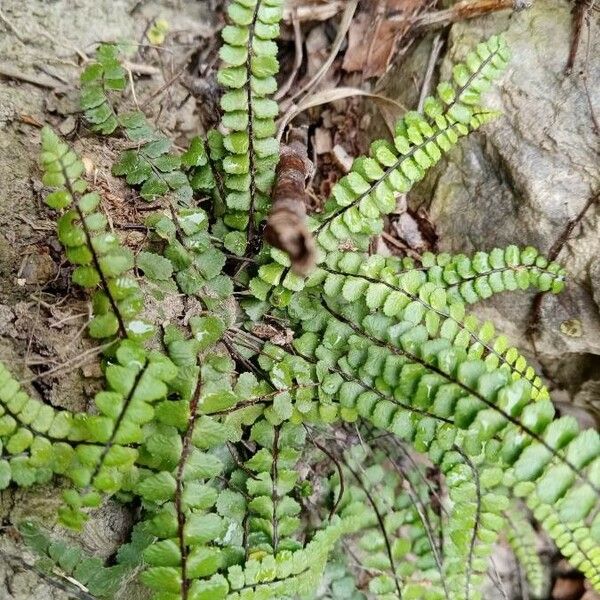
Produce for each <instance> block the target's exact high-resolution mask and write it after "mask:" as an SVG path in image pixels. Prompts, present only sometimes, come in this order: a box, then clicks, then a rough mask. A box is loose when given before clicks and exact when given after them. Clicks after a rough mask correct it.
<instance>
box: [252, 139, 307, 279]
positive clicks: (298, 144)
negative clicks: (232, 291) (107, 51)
mask: <svg viewBox="0 0 600 600" xmlns="http://www.w3.org/2000/svg"><path fill="white" fill-rule="evenodd" d="M295 131H296V132H298V131H299V130H295ZM294 135H296V134H294ZM300 137H301V135H300V134H299V133H298V135H296V139H294V140H293V141H291V142H290V144H289V145H283V146H282V147H281V151H280V159H279V164H278V165H277V175H276V180H275V186H274V188H273V194H272V197H273V205H272V207H271V212H270V213H269V217H268V219H267V225H266V227H265V232H264V235H265V239H266V241H267V242H268V243H269V244H271V246H274V247H275V248H279V249H280V250H283V251H284V252H287V253H288V255H289V257H290V260H291V262H292V270H293V271H294V272H296V273H298V274H302V275H305V274H306V273H308V272H309V271H310V270H311V269H312V267H313V266H314V264H315V243H314V240H313V237H312V235H311V233H310V231H309V230H308V227H307V225H306V203H305V197H306V189H305V185H306V180H307V179H308V176H309V175H310V173H311V171H312V163H311V162H310V161H309V160H308V154H307V151H306V142H305V141H304V140H303V141H301V140H300Z"/></svg>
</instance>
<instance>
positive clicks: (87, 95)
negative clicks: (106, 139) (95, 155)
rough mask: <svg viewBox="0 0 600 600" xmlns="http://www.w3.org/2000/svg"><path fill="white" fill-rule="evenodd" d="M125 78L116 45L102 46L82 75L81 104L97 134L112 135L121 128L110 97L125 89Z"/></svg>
mask: <svg viewBox="0 0 600 600" xmlns="http://www.w3.org/2000/svg"><path fill="white" fill-rule="evenodd" d="M125 76H126V72H125V69H124V68H123V67H122V65H121V62H120V60H119V48H118V47H117V46H115V45H114V44H101V45H100V46H99V48H98V50H97V51H96V60H95V61H93V62H92V63H90V64H89V65H88V66H87V67H86V69H85V70H84V71H83V73H82V74H81V100H80V105H81V109H82V110H83V115H84V117H85V119H86V121H87V122H88V123H89V124H90V126H91V129H92V130H93V131H96V132H98V133H101V134H103V135H110V134H111V133H113V132H114V131H115V129H117V127H118V126H119V119H118V117H117V114H116V112H115V109H114V107H113V104H112V100H111V98H110V97H109V94H111V93H112V92H115V91H117V92H120V91H122V90H124V89H125V87H126V86H127V81H126V79H125Z"/></svg>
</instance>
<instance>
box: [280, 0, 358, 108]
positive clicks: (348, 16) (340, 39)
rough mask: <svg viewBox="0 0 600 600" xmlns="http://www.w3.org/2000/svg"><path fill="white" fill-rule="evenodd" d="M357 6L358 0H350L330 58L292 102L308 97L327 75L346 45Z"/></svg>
mask: <svg viewBox="0 0 600 600" xmlns="http://www.w3.org/2000/svg"><path fill="white" fill-rule="evenodd" d="M357 6H358V0H348V4H347V5H346V9H345V10H344V14H343V15H342V20H341V21H340V26H339V28H338V32H337V35H336V37H335V40H334V42H333V46H332V47H331V53H330V54H329V57H328V58H327V60H326V61H325V62H324V63H323V64H322V65H321V68H320V69H319V70H318V71H317V72H316V73H315V74H314V76H313V78H312V79H311V80H310V81H309V82H308V83H307V84H306V85H305V86H304V87H303V88H301V89H300V90H298V91H297V92H296V93H295V94H294V95H293V96H292V97H291V99H292V100H293V99H294V98H298V97H299V96H306V95H307V94H308V93H309V92H310V91H311V90H312V89H314V87H315V86H316V85H318V83H319V82H320V81H321V79H323V77H324V75H325V73H327V71H328V70H329V67H331V65H332V63H333V61H334V60H335V57H336V56H337V53H338V52H339V50H340V48H341V47H342V44H343V43H344V39H345V38H346V34H347V33H348V30H349V29H350V24H351V23H352V18H353V17H354V13H355V12H356V7H357Z"/></svg>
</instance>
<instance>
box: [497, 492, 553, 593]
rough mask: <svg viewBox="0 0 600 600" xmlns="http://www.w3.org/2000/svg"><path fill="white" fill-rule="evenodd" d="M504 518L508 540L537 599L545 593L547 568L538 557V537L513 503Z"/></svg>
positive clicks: (526, 518) (524, 515)
mask: <svg viewBox="0 0 600 600" xmlns="http://www.w3.org/2000/svg"><path fill="white" fill-rule="evenodd" d="M504 517H505V519H506V522H507V524H508V529H506V531H505V534H506V539H507V540H508V543H509V545H510V547H511V549H512V551H513V552H514V554H515V557H516V559H517V560H518V561H519V565H520V566H521V568H522V569H523V572H524V575H525V577H526V579H527V583H528V585H529V588H530V591H531V593H532V594H533V596H534V597H535V598H542V595H543V593H544V579H545V573H544V571H545V567H544V565H543V564H542V561H541V559H540V557H539V555H538V550H537V535H536V532H535V530H534V529H533V527H532V525H531V523H530V520H529V518H528V516H527V515H526V514H524V511H523V509H522V508H521V507H520V506H519V505H517V504H516V502H513V503H511V506H510V508H509V510H506V511H505V513H504Z"/></svg>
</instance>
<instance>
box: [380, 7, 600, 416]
mask: <svg viewBox="0 0 600 600" xmlns="http://www.w3.org/2000/svg"><path fill="white" fill-rule="evenodd" d="M570 11H571V5H570V4H569V3H568V2H565V1H563V0H536V2H534V3H533V5H532V7H531V8H529V9H527V10H523V11H521V12H517V13H513V14H509V13H507V12H504V13H499V14H496V15H490V16H487V17H481V18H477V19H473V20H472V21H467V22H462V23H458V24H455V25H454V26H452V28H451V30H450V34H449V37H448V41H447V47H448V50H447V52H446V55H445V58H444V61H443V64H442V67H441V76H442V77H443V78H446V77H448V76H449V75H450V69H451V66H452V64H453V63H454V62H455V61H456V60H460V59H461V58H463V57H464V56H465V54H466V52H467V51H468V50H469V49H470V48H471V47H472V46H473V44H475V43H477V42H478V41H479V40H481V39H483V38H485V37H487V36H489V35H491V34H493V33H498V32H501V31H504V32H505V35H506V38H507V41H508V43H509V46H510V47H511V49H512V52H513V59H512V61H511V63H510V65H509V68H508V71H507V73H506V74H505V75H504V77H503V79H502V81H501V83H500V85H499V86H497V87H495V88H494V89H493V90H492V91H490V92H489V94H488V95H487V103H488V104H489V105H490V106H492V107H494V108H497V109H499V110H501V111H502V112H503V113H504V114H503V116H502V117H501V118H500V119H499V120H497V121H496V122H494V123H492V124H489V125H487V126H485V127H484V128H483V130H481V131H480V132H478V133H477V134H475V135H472V136H469V137H468V138H467V139H465V140H463V141H461V143H460V144H459V146H458V148H457V149H456V150H454V151H453V152H452V153H451V155H450V157H449V159H448V160H446V161H445V162H444V163H443V164H442V165H441V166H439V167H438V168H437V170H436V171H435V173H432V174H431V175H430V176H429V177H428V178H427V180H426V181H425V182H424V184H422V185H421V186H420V187H419V189H417V190H416V191H415V193H413V194H412V196H411V201H412V202H413V203H414V204H417V205H420V206H424V207H426V208H427V209H428V211H429V215H430V217H431V219H432V221H433V222H434V223H435V225H436V230H437V234H438V235H439V242H438V244H439V249H440V250H448V251H453V252H466V253H469V252H473V251H475V250H490V249H492V248H493V247H495V246H506V245H508V244H511V243H514V244H518V245H520V246H525V245H533V246H535V247H537V248H538V249H539V250H540V251H542V252H546V253H547V252H548V251H549V250H550V248H552V247H553V246H554V245H556V244H558V243H559V240H561V238H562V234H563V232H564V231H565V228H566V227H567V225H568V224H569V222H571V221H573V220H574V219H577V218H578V217H579V216H580V214H581V213H582V211H584V209H585V208H586V206H587V210H585V213H584V214H583V216H582V217H581V220H580V222H579V223H578V224H577V225H575V227H574V228H573V230H572V232H571V233H570V235H569V238H568V240H567V241H566V243H564V245H562V246H561V250H560V253H559V254H558V260H559V261H560V262H561V263H562V264H563V265H564V266H565V267H566V269H567V271H568V274H569V278H568V284H567V289H566V291H565V292H564V293H562V294H560V295H559V296H552V295H550V294H545V295H543V297H542V298H541V303H540V307H539V319H534V321H537V323H538V334H537V335H535V336H533V339H531V338H530V337H529V336H528V335H526V330H527V328H528V325H530V324H531V322H532V314H533V313H534V306H533V304H534V302H533V297H534V294H533V293H531V294H527V295H522V294H505V295H504V296H502V297H498V298H495V299H493V300H492V301H490V302H488V303H486V304H485V305H483V306H481V307H478V308H477V309H476V311H477V312H478V313H479V314H480V315H482V316H484V317H485V318H488V319H490V320H492V321H493V322H494V323H495V324H496V325H497V329H498V330H499V331H501V332H503V333H505V334H506V335H508V336H509V337H510V338H511V339H512V341H513V342H515V343H516V344H517V345H519V346H520V347H521V348H523V349H524V350H525V352H526V353H527V354H528V355H529V357H530V358H531V359H532V361H533V363H534V364H536V365H537V366H538V367H541V369H542V370H543V372H544V374H545V375H546V376H547V378H548V382H549V384H550V385H551V387H552V388H554V389H556V390H558V391H561V390H564V391H566V392H567V396H568V398H569V399H570V400H572V399H573V398H574V397H575V396H576V395H577V394H578V393H579V391H580V389H581V388H582V385H583V384H584V383H585V382H586V381H588V380H590V379H591V380H593V381H598V380H599V379H600V301H599V300H600V261H599V259H598V256H599V254H600V235H599V234H600V219H599V215H600V197H597V195H598V194H599V193H600V131H595V129H594V127H595V123H594V117H593V116H592V111H593V114H594V115H595V121H596V122H597V121H598V119H600V92H599V90H600V62H599V61H598V60H597V58H596V59H594V57H598V56H600V16H598V14H597V13H594V12H592V13H590V19H589V22H590V33H589V48H588V47H587V44H588V42H587V39H588V36H587V33H586V30H585V27H584V34H583V37H582V42H581V44H580V48H579V52H578V55H577V61H576V64H575V69H574V70H573V72H572V73H571V74H570V75H567V74H565V73H564V70H565V65H566V62H567V57H568V54H569V45H570V39H571V16H570ZM430 44H431V40H430V39H426V40H424V41H423V42H422V43H421V44H419V45H418V46H417V47H416V48H415V50H414V52H413V54H412V56H411V58H410V59H409V60H408V62H407V63H406V64H403V65H402V66H401V67H399V69H398V70H397V71H396V72H392V73H391V74H390V75H389V76H388V77H387V78H386V82H385V83H384V89H385V91H386V92H387V93H388V95H391V96H392V97H393V98H397V99H399V100H400V101H401V102H403V103H404V104H406V105H407V106H415V105H416V99H417V98H418V87H415V85H414V84H413V80H412V78H413V76H414V75H415V74H418V75H417V76H418V78H420V77H422V73H423V72H424V64H426V62H427V57H428V55H429V47H430ZM586 56H587V58H586ZM586 78H587V90H586ZM417 80H418V79H417ZM588 91H589V94H588ZM595 197H596V200H595V201H591V200H592V199H593V198H595ZM590 201H591V202H590ZM588 205H589V206H588ZM590 389H597V388H596V386H595V384H594V385H592V386H591V388H590V384H588V385H587V386H586V389H585V391H586V393H585V394H584V395H580V399H581V398H583V397H585V398H586V399H587V401H589V402H592V404H596V406H597V404H598V400H599V399H598V398H597V397H595V398H594V397H593V395H590V394H589V393H588V392H589V390H590Z"/></svg>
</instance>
